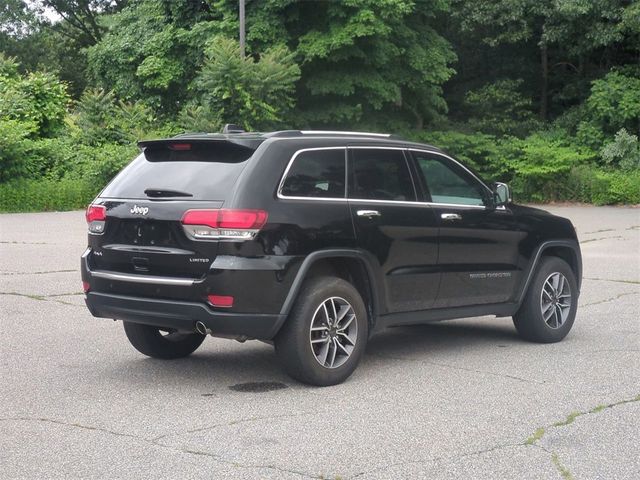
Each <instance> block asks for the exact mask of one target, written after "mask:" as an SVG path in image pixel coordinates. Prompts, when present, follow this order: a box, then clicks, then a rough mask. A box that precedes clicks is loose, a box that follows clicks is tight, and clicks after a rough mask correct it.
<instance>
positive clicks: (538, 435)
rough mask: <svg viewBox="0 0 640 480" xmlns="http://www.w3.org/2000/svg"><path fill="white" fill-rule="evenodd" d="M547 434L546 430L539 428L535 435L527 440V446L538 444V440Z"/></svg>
mask: <svg viewBox="0 0 640 480" xmlns="http://www.w3.org/2000/svg"><path fill="white" fill-rule="evenodd" d="M544 433H545V429H544V428H542V427H541V428H539V429H537V430H536V431H535V432H533V435H531V436H530V437H529V438H527V439H526V440H525V442H524V444H525V445H533V444H534V443H536V442H537V441H538V440H540V439H541V438H542V437H543V436H544Z"/></svg>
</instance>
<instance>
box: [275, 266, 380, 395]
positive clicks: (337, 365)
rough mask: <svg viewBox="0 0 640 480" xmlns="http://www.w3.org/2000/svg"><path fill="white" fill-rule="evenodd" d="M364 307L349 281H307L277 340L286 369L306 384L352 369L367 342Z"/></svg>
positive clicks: (329, 381)
mask: <svg viewBox="0 0 640 480" xmlns="http://www.w3.org/2000/svg"><path fill="white" fill-rule="evenodd" d="M368 335H369V332H368V321H367V311H366V309H365V306H364V302H363V301H362V297H361V296H360V294H359V293H358V291H357V290H356V289H355V287H354V286H353V285H351V284H350V283H349V282H347V281H345V280H343V279H341V278H337V277H317V278H313V279H311V280H309V281H307V282H306V283H305V285H304V286H303V288H302V290H301V292H300V294H299V295H298V300H297V301H296V304H295V305H294V307H293V309H292V310H291V313H290V314H289V318H288V319H287V322H286V323H285V325H284V326H283V327H282V330H281V331H280V333H278V336H277V337H276V339H275V347H276V355H277V356H278V359H279V361H280V363H281V364H282V366H283V368H284V369H285V371H286V372H287V373H288V374H289V375H290V376H292V377H293V378H295V379H296V380H299V381H301V382H304V383H308V384H311V385H318V386H327V385H335V384H337V383H341V382H343V381H344V380H346V379H347V378H348V377H349V376H350V375H351V374H352V373H353V371H354V370H355V369H356V367H357V366H358V363H359V362H360V358H361V357H362V354H363V353H364V349H365V346H366V343H367V338H368Z"/></svg>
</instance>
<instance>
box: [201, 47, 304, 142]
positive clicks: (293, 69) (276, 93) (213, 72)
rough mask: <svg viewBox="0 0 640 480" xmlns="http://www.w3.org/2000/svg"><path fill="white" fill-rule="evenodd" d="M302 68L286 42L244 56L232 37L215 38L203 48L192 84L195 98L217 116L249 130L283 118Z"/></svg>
mask: <svg viewBox="0 0 640 480" xmlns="http://www.w3.org/2000/svg"><path fill="white" fill-rule="evenodd" d="M299 77H300V69H299V68H298V65H297V64H296V63H295V62H294V60H293V54H292V53H291V52H290V51H289V50H288V49H287V48H286V47H284V46H282V45H280V46H275V47H272V48H270V49H268V50H266V51H265V52H264V53H263V54H262V55H260V58H259V59H257V60H255V59H254V58H253V57H245V58H243V57H242V55H241V54H240V46H239V44H238V42H236V41H235V40H231V39H228V38H225V37H216V38H214V39H213V40H212V41H211V43H210V45H209V46H208V48H207V50H206V58H205V61H204V65H203V67H202V70H201V71H200V72H199V73H198V75H197V77H196V80H195V86H196V90H197V92H198V101H199V104H200V105H201V106H202V107H203V108H204V109H205V111H206V112H215V113H214V115H213V117H212V124H215V123H216V122H218V123H220V124H222V123H237V124H239V125H243V126H244V127H245V128H246V129H248V130H256V129H265V128H270V127H274V126H276V125H278V124H281V122H282V121H283V118H284V116H285V114H286V113H287V111H288V110H289V109H290V108H291V107H292V106H293V103H294V102H293V94H294V92H295V82H296V81H297V80H298V78H299Z"/></svg>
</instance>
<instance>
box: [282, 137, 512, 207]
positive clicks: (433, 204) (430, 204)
mask: <svg viewBox="0 0 640 480" xmlns="http://www.w3.org/2000/svg"><path fill="white" fill-rule="evenodd" d="M350 148H356V149H363V148H367V149H385V150H403V151H415V152H422V153H429V154H434V155H440V156H441V157H444V158H447V159H449V160H451V161H452V162H454V163H456V164H457V165H460V167H462V168H463V169H464V170H465V171H466V172H468V173H469V174H470V175H471V176H472V177H473V178H475V179H476V180H477V181H478V182H479V183H480V185H482V186H483V187H484V188H485V189H486V190H487V191H488V192H489V193H491V189H489V188H488V187H487V186H486V185H485V183H484V182H483V181H482V180H480V179H479V178H478V177H477V176H476V175H475V174H474V173H473V172H471V171H470V170H469V169H468V168H467V167H465V166H464V165H463V164H461V163H460V162H458V161H457V160H456V159H454V158H452V157H450V156H449V155H446V154H444V153H440V152H435V151H432V150H427V149H421V148H415V147H392V146H389V147H386V146H377V145H371V146H366V145H349V146H344V147H313V148H302V149H300V150H296V151H295V152H294V154H293V155H292V156H291V159H290V160H289V163H288V164H287V167H286V168H285V170H284V173H283V174H282V178H281V179H280V184H279V185H278V191H277V194H276V195H277V198H279V199H281V200H303V201H311V202H317V201H321V202H324V201H326V202H359V203H363V202H368V203H381V204H384V203H387V204H398V205H407V206H426V207H444V208H468V209H476V210H477V209H481V210H487V206H486V205H467V204H464V203H437V202H420V201H407V200H372V199H366V198H334V197H294V196H287V195H283V194H282V186H283V185H284V181H285V179H286V178H287V174H288V173H289V170H290V169H291V166H292V165H293V162H294V161H295V159H296V158H297V157H298V155H300V154H301V153H303V152H308V151H316V150H344V151H345V194H347V193H348V192H347V190H348V180H349V179H348V165H347V150H348V149H350ZM409 174H411V169H409ZM412 179H413V177H412ZM414 188H415V180H414ZM495 210H506V208H505V207H502V208H500V207H497V208H495Z"/></svg>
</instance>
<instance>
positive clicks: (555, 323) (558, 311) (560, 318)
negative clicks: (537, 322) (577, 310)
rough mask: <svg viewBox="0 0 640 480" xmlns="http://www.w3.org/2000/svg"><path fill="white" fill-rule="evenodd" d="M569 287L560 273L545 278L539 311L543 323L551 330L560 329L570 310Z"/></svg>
mask: <svg viewBox="0 0 640 480" xmlns="http://www.w3.org/2000/svg"><path fill="white" fill-rule="evenodd" d="M571 300H572V298H571V287H570V285H569V282H568V280H567V278H566V277H565V276H564V275H563V274H562V273H560V272H554V273H552V274H551V275H549V276H548V277H547V279H546V280H545V281H544V284H543V286H542V292H541V293H540V311H541V312H542V318H543V320H544V321H545V323H546V324H547V325H548V326H549V327H550V328H553V329H556V328H560V327H561V326H562V325H563V324H564V322H565V321H566V320H567V318H568V317H569V311H570V310H571Z"/></svg>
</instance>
